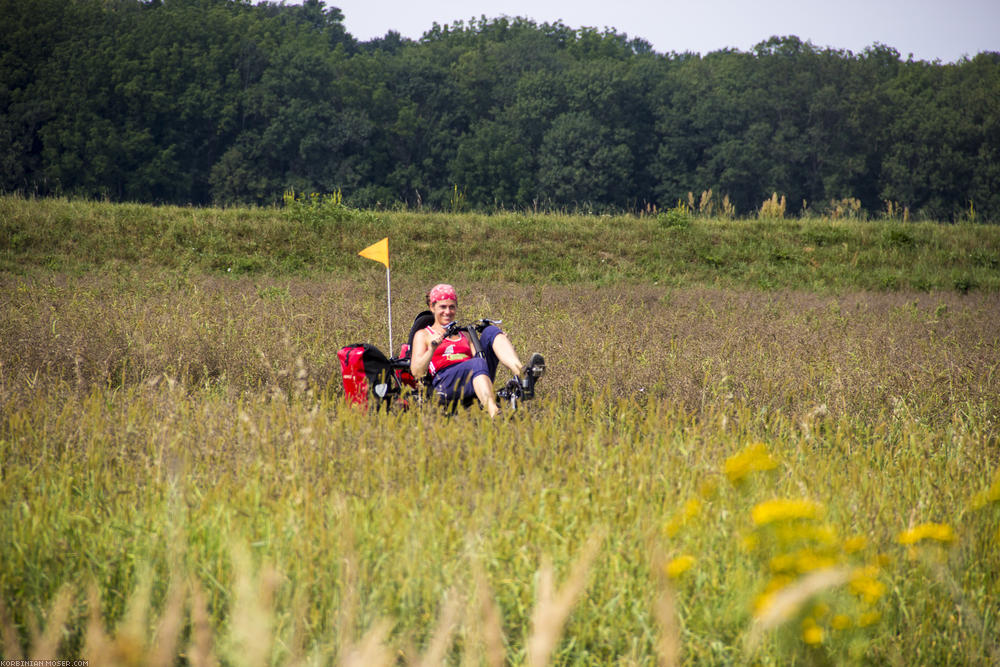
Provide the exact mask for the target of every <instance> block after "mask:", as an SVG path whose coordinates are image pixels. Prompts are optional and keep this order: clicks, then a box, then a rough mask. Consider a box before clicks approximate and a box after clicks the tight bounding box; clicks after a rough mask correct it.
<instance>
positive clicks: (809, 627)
mask: <svg viewBox="0 0 1000 667" xmlns="http://www.w3.org/2000/svg"><path fill="white" fill-rule="evenodd" d="M806 620H807V621H812V619H811V618H807V619H806ZM803 626H804V627H803V628H802V641H804V642H805V643H807V644H809V645H810V646H818V645H819V644H822V643H823V628H821V627H819V626H818V625H816V622H815V621H813V622H812V623H803Z"/></svg>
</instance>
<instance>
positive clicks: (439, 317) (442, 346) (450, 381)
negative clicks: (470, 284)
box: [410, 283, 545, 417]
mask: <svg viewBox="0 0 1000 667" xmlns="http://www.w3.org/2000/svg"><path fill="white" fill-rule="evenodd" d="M427 305H428V306H430V309H431V313H432V314H433V315H434V324H432V325H431V326H429V327H427V328H425V329H423V330H421V331H418V332H417V333H416V334H415V335H414V336H413V351H412V353H411V355H410V372H411V373H413V375H414V377H418V378H419V377H422V376H423V375H424V374H425V373H428V372H429V373H430V374H431V378H432V380H433V385H434V393H436V394H437V395H438V396H440V397H442V398H443V400H445V401H446V402H449V403H451V402H454V401H458V400H462V399H464V398H467V397H471V396H472V395H475V396H476V398H478V399H479V402H480V403H482V404H483V406H484V407H485V408H486V411H487V412H488V413H489V415H490V417H495V416H496V415H497V413H498V412H499V408H498V407H497V402H496V398H495V397H494V395H493V379H494V378H495V377H496V372H497V366H498V365H499V364H503V365H504V366H506V367H507V368H509V369H510V371H511V373H513V374H514V375H515V377H517V378H518V379H519V381H520V382H521V387H522V392H523V393H524V395H525V397H527V398H530V397H531V396H532V395H533V394H534V381H535V379H536V378H537V377H538V375H540V374H541V372H542V370H544V368H545V362H544V360H543V359H542V357H541V355H538V354H535V355H532V357H531V360H530V361H531V364H530V365H529V369H530V370H531V372H528V373H525V367H524V364H522V363H521V360H520V359H519V358H518V356H517V353H516V352H515V351H514V346H513V345H511V343H510V340H509V339H508V338H507V334H505V333H503V332H502V331H501V330H500V329H499V328H498V327H496V326H494V325H492V324H491V325H489V326H488V327H486V328H485V329H483V332H482V334H481V335H480V337H479V343H480V345H481V347H482V350H483V354H484V356H483V357H477V356H476V351H475V347H474V346H473V343H472V341H471V340H469V335H468V334H467V333H466V332H464V331H461V332H458V333H455V334H454V335H452V336H446V335H445V333H446V332H445V328H446V327H447V326H448V324H450V323H451V322H454V321H455V315H456V313H457V312H458V294H457V293H456V292H455V288H454V287H452V286H451V285H447V284H444V283H441V284H439V285H435V286H434V287H433V288H432V289H431V291H430V292H428V294H427ZM536 368H537V370H536Z"/></svg>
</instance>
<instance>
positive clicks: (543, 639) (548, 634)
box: [526, 535, 601, 667]
mask: <svg viewBox="0 0 1000 667" xmlns="http://www.w3.org/2000/svg"><path fill="white" fill-rule="evenodd" d="M600 546H601V538H600V537H598V536H596V535H595V536H592V537H591V538H590V539H589V540H588V541H587V544H586V545H585V546H584V548H583V552H582V553H581V554H580V557H579V558H577V560H576V562H575V563H573V566H572V568H570V573H569V576H568V577H567V578H566V581H565V583H564V584H563V585H562V587H561V588H560V589H559V590H558V591H556V590H555V584H554V581H553V576H554V575H553V572H552V563H551V561H550V560H548V559H545V561H544V562H543V564H542V567H541V570H540V571H539V575H538V601H537V602H536V603H535V609H534V611H533V612H532V614H531V636H530V637H528V642H527V654H528V656H527V657H528V659H527V662H526V664H527V665H529V667H531V666H537V667H541V666H542V665H546V664H548V662H549V658H550V657H551V656H552V652H553V651H554V650H555V648H556V645H557V644H558V643H559V639H560V637H562V632H563V627H564V626H565V624H566V619H567V618H569V613H570V611H572V609H573V606H574V605H575V604H576V600H577V598H578V597H579V596H580V594H581V593H582V592H583V589H584V587H585V586H586V585H587V577H588V574H589V573H590V566H591V565H592V564H593V562H594V559H595V558H596V557H597V552H598V550H599V549H600Z"/></svg>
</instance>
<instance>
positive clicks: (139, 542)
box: [0, 264, 1000, 664]
mask: <svg viewBox="0 0 1000 667" xmlns="http://www.w3.org/2000/svg"><path fill="white" fill-rule="evenodd" d="M383 280H384V277H383V276H382V275H380V274H377V272H376V275H373V276H371V278H370V279H369V278H368V277H357V278H352V279H343V278H339V277H337V276H336V275H335V274H332V275H329V276H321V277H309V276H298V277H294V276H292V277H280V276H278V277H274V276H256V277H248V276H245V275H244V276H241V277H238V278H230V277H226V276H219V275H215V274H214V273H210V274H209V275H202V274H200V273H198V272H195V271H180V270H176V269H170V268H159V267H156V266H152V267H147V268H146V270H145V271H139V270H133V269H130V268H127V267H126V266H124V265H122V264H107V265H103V267H102V268H101V269H100V270H95V271H88V272H86V273H83V274H79V275H77V274H72V273H70V274H63V273H45V272H41V271H39V270H37V269H33V270H30V271H25V272H20V273H6V274H3V275H2V276H0V295H2V297H0V362H2V366H0V404H2V408H0V482H2V483H0V563H2V565H0V599H2V600H3V602H4V609H3V610H0V612H2V613H0V625H2V626H3V639H4V648H3V652H4V657H15V656H18V655H37V656H40V657H41V656H54V655H59V656H65V657H79V658H83V659H90V660H92V661H98V660H100V661H101V662H102V663H103V662H104V661H107V662H108V663H110V664H138V663H143V664H145V663H152V662H156V661H160V662H173V661H174V660H176V659H178V658H181V659H183V660H185V661H187V662H189V663H193V664H211V663H212V662H214V661H220V662H222V663H225V664H243V663H249V664H302V663H308V664H312V663H324V664H325V663H328V662H333V661H336V662H340V663H344V664H376V663H382V664H386V663H389V662H395V663H398V662H405V663H417V662H421V663H422V662H435V663H436V662H439V660H440V659H442V656H443V657H444V659H446V660H448V661H449V662H454V663H458V662H461V663H463V664H472V663H476V664H481V663H483V662H485V663H487V664H502V663H503V662H511V663H518V664H520V663H532V664H543V663H546V662H555V663H560V664H562V663H576V664H607V663H609V662H616V661H617V662H622V663H626V664H650V663H653V662H657V661H662V662H663V663H665V664H671V663H673V662H675V661H677V660H683V661H685V662H691V663H706V664H731V663H746V662H761V663H763V664H789V663H822V662H834V663H851V662H874V663H880V664H881V663H905V664H912V663H920V664H940V663H966V664H989V663H990V662H991V661H993V660H995V659H996V658H997V651H998V647H997V642H996V640H995V636H996V634H997V627H996V619H997V617H998V613H1000V607H998V602H997V601H998V600H1000V596H998V593H1000V590H998V589H997V585H998V584H997V580H996V577H995V573H996V572H997V570H998V567H1000V561H998V558H1000V556H998V553H1000V551H998V550H997V543H998V541H1000V534H998V530H997V526H998V522H1000V505H998V504H997V500H998V499H1000V490H998V489H1000V481H997V477H996V476H997V460H998V454H1000V438H998V431H997V424H998V423H1000V422H998V417H1000V409H998V408H1000V403H998V401H997V396H998V395H1000V373H998V372H997V371H998V364H1000V355H998V341H1000V322H998V320H997V318H996V317H995V314H996V312H998V311H1000V308H998V306H1000V303H998V297H997V295H996V293H994V292H971V293H969V294H964V295H963V294H961V293H958V292H955V291H951V290H949V291H944V292H909V291H896V292H850V293H843V294H839V295H836V296H831V295H823V294H815V293H809V292H804V291H791V290H785V291H749V290H743V291H734V290H730V289H725V288H718V287H697V288H688V289H677V288H675V287H668V286H665V285H659V286H654V285H631V286H629V287H628V288H622V287H620V286H614V285H609V286H602V285H600V284H589V283H588V284H584V285H567V286H560V285H547V286H544V285H543V286H539V287H532V286H527V285H521V284H513V283H504V284H500V285H493V284H490V283H488V282H466V283H461V282H460V283H459V288H460V290H461V294H462V301H461V304H462V310H463V312H462V315H463V317H468V318H472V317H478V316H484V315H493V316H497V317H502V318H503V319H504V320H505V323H504V326H505V328H507V329H508V331H509V332H510V335H511V336H512V337H513V340H514V341H515V344H516V345H517V347H518V349H519V350H521V351H522V352H523V353H524V354H527V353H528V352H530V351H531V350H533V349H538V350H541V351H543V352H545V354H546V359H547V361H548V364H549V374H548V375H547V376H546V377H545V378H544V379H543V380H542V382H541V384H540V385H539V398H538V399H537V400H535V401H533V402H532V403H531V404H530V405H528V406H527V409H526V410H524V411H521V412H519V413H517V414H516V415H514V416H508V417H507V418H506V419H504V420H502V421H500V422H491V421H490V420H489V419H487V418H485V416H484V415H483V414H482V413H481V412H479V411H476V410H472V411H470V412H469V413H466V414H462V415H460V416H458V417H456V418H452V419H447V418H444V417H443V416H441V415H439V414H437V413H436V412H434V411H431V410H422V409H417V410H413V411H410V412H408V413H405V414H398V415H388V416H387V415H381V416H378V417H376V416H374V415H368V414H363V413H360V412H358V411H356V410H353V409H350V408H348V407H347V406H346V405H345V404H344V403H343V401H342V398H341V395H340V388H339V385H340V382H339V367H338V365H337V362H336V360H335V353H336V350H337V348H338V347H339V346H341V345H344V344H347V343H350V342H354V341H356V340H371V341H373V342H375V343H376V344H378V345H379V346H380V347H383V348H384V347H385V345H384V341H385V339H386V331H385V324H386V322H385V320H384V304H383V303H381V297H380V296H373V295H381V294H383V292H382V291H381V290H382V289H383V288H384V283H383V282H382V281H383ZM425 289H426V284H424V283H423V282H422V280H419V279H416V278H412V277H403V278H401V279H399V280H398V281H397V282H394V297H395V298H396V299H397V301H396V303H395V304H394V311H395V312H396V313H413V312H416V311H417V310H419V309H420V308H422V301H421V299H422V297H421V295H422V293H423V291H424V290H425ZM366 295H367V296H366ZM403 319H405V318H403ZM395 324H396V326H397V331H396V332H395V339H396V340H397V341H399V340H401V339H402V336H403V335H404V333H405V329H406V328H407V324H408V323H406V322H405V321H404V322H403V323H400V322H399V316H398V315H397V321H396V322H395Z"/></svg>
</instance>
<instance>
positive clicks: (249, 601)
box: [229, 548, 278, 666]
mask: <svg viewBox="0 0 1000 667" xmlns="http://www.w3.org/2000/svg"><path fill="white" fill-rule="evenodd" d="M233 570H234V572H235V574H236V582H235V600H234V603H233V609H232V613H231V620H230V628H229V636H230V641H231V644H232V649H233V652H234V655H235V656H238V657H239V658H240V661H241V662H242V664H244V665H250V666H253V665H261V666H263V665H265V664H267V663H268V662H269V660H270V656H271V645H272V641H273V633H274V612H273V610H272V602H273V598H274V590H275V588H276V587H277V584H278V574H277V572H276V571H275V570H274V568H273V567H271V566H269V565H265V566H263V567H262V568H261V571H260V572H259V574H258V575H257V576H256V577H255V576H254V575H253V569H252V567H251V564H250V555H249V554H248V553H247V552H246V550H245V549H243V548H234V549H233Z"/></svg>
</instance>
